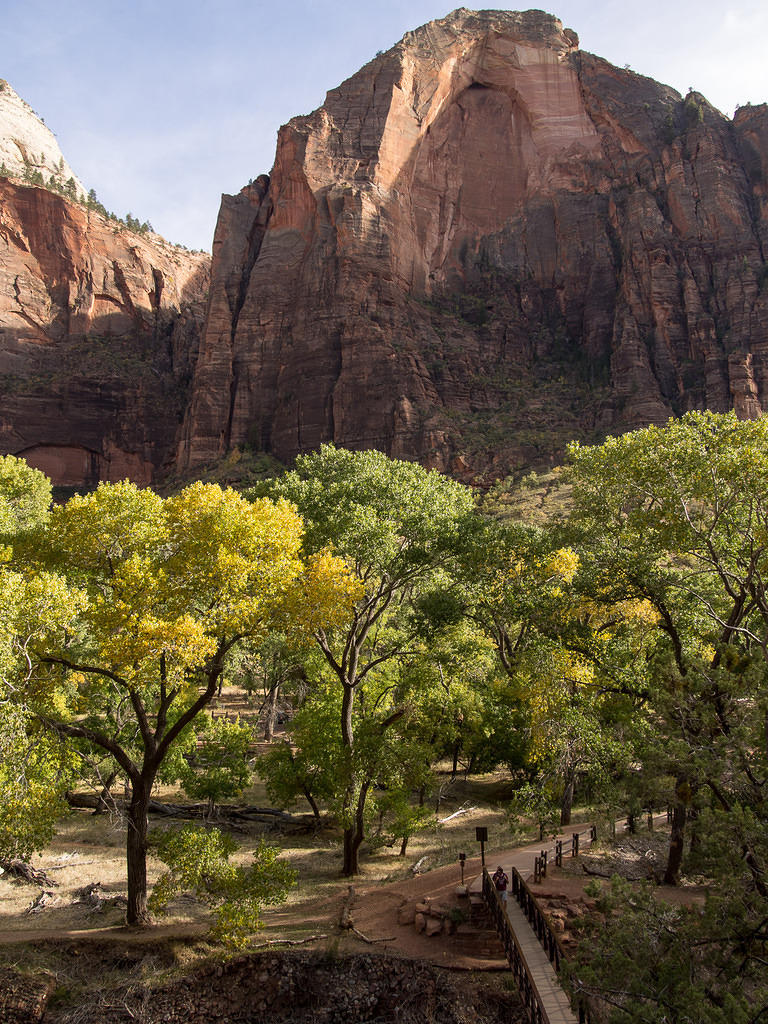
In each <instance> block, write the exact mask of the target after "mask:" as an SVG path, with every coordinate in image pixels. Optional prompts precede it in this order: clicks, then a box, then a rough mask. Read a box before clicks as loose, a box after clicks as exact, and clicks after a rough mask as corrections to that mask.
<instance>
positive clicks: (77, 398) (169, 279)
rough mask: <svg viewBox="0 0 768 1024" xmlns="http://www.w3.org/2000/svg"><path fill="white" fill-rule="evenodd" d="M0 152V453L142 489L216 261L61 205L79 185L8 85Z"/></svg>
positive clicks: (187, 368) (174, 425) (191, 350)
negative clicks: (41, 184) (129, 482)
mask: <svg viewBox="0 0 768 1024" xmlns="http://www.w3.org/2000/svg"><path fill="white" fill-rule="evenodd" d="M14 152H15V153H16V154H17V157H16V162H14ZM0 156H2V157H3V160H2V170H3V175H2V176H0V452H2V453H7V452H10V453H13V454H17V455H23V456H24V457H25V458H26V459H27V461H29V462H30V463H31V464H32V465H34V466H37V467H39V468H41V469H43V470H44V471H45V472H46V473H48V474H49V476H51V478H52V479H53V481H54V483H56V484H61V485H71V486H83V485H90V484H93V483H96V482H97V481H98V480H103V479H106V480H119V479H122V478H124V477H130V478H131V479H133V480H136V481H137V482H140V483H148V482H149V481H150V480H152V479H154V478H156V477H157V476H158V475H160V474H161V473H163V472H167V471H168V469H169V468H170V466H171V462H172V459H173V456H174V455H175V449H176V445H177V441H178V436H177V435H178V429H179V424H180V423H181V419H182V416H183V413H184V407H185V399H186V388H187V385H188V383H189V378H190V376H191V369H192V366H193V364H194V359H195V357H196V355H197V346H198V341H199V335H200V330H201V327H202V322H203V317H204V311H205V297H206V292H207V285H208V273H209V269H210V257H208V256H207V255H206V254H202V253H189V252H186V251H185V250H182V249H179V248H177V247H176V246H172V245H169V244H168V243H167V242H165V241H164V240H163V239H162V238H160V237H159V236H157V235H151V234H144V235H139V234H136V233H134V232H131V231H129V230H127V228H125V227H124V226H123V225H121V224H119V223H118V222H116V221H111V220H107V219H106V218H105V217H103V216H102V215H101V214H99V213H98V212H96V211H94V210H92V209H88V208H87V207H86V206H83V205H81V204H79V203H75V202H72V201H70V200H69V199H67V198H66V195H67V194H71V195H77V196H81V195H83V189H82V185H81V184H80V183H79V181H77V179H76V178H75V177H74V176H73V174H72V172H71V168H70V167H69V165H68V164H67V163H66V161H65V160H64V158H63V156H61V154H60V151H59V150H58V146H57V145H56V143H55V139H54V138H53V135H52V134H51V133H50V132H49V131H48V129H47V128H46V127H45V125H43V124H42V123H41V122H40V121H39V119H38V118H37V116H36V115H35V114H34V113H33V111H32V110H31V109H30V108H29V107H28V106H27V105H26V104H25V103H24V102H23V101H22V100H20V99H19V97H18V96H16V94H15V93H13V91H12V90H11V89H10V87H9V86H8V85H7V84H5V83H3V88H2V90H0ZM30 168H32V170H31V171H30ZM41 168H42V170H41ZM49 171H50V172H51V174H50V175H49V174H48V172H49ZM39 176H42V177H43V179H44V180H45V182H46V184H47V185H49V187H48V188H43V187H39V186H35V185H32V184H29V182H30V180H38V177H39ZM51 178H52V179H53V180H52V181H51ZM25 179H26V183H25ZM55 189H58V190H59V191H60V190H63V192H64V195H62V194H59V191H55Z"/></svg>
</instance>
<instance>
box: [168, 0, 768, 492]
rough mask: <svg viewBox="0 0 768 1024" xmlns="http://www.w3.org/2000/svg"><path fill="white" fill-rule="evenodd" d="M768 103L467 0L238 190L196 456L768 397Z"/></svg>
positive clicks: (469, 450) (552, 423) (536, 456)
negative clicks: (694, 87) (682, 92)
mask: <svg viewBox="0 0 768 1024" xmlns="http://www.w3.org/2000/svg"><path fill="white" fill-rule="evenodd" d="M767 183H768V108H766V107H765V106H761V107H750V108H744V109H742V110H740V111H739V112H738V113H737V116H736V118H735V119H734V120H733V121H730V120H728V119H727V118H725V117H723V116H722V115H721V114H720V113H718V112H717V111H716V110H714V109H713V108H712V107H711V106H710V105H709V104H708V103H707V101H706V100H705V99H704V98H703V97H701V96H699V95H698V94H695V93H692V94H690V95H689V96H687V97H685V98H683V97H681V96H679V95H678V94H677V93H676V92H674V91H673V90H671V89H670V88H668V87H666V86H663V85H659V84H658V83H656V82H653V81H651V80H649V79H647V78H643V77H642V76H640V75H637V74H634V73H632V72H631V71H628V70H619V69H617V68H614V67H612V66H611V65H609V64H607V63H606V62H605V61H602V60H600V59H599V58H597V57H594V56H592V55H590V54H587V53H585V52H582V51H580V50H579V49H578V39H577V37H576V36H575V34H574V33H573V32H571V31H570V30H569V29H563V27H562V25H561V24H560V22H559V21H557V20H556V19H555V18H553V17H551V16H549V15H545V14H543V13H541V12H536V11H529V12H526V13H523V14H519V13H505V12H497V11H490V12H481V13H477V14H476V13H473V12H470V11H466V10H463V9H462V10H459V11H456V12H454V14H452V15H450V16H449V17H447V18H445V19H443V20H441V21H438V22H432V23H430V24H429V25H426V26H424V27H423V28H420V29H418V30H416V31H415V32H411V33H408V34H407V35H406V36H405V37H404V38H403V40H402V41H401V42H400V43H399V44H398V45H397V46H395V47H394V48H393V49H392V50H390V51H388V52H387V53H384V54H380V55H379V56H377V57H376V58H375V59H374V60H373V61H371V62H370V63H369V64H368V65H366V66H365V67H364V68H363V69H362V70H361V71H360V72H359V73H358V74H357V75H355V76H354V77H353V78H351V79H349V80H348V81H347V82H345V83H343V84H342V85H341V86H339V88H338V89H335V90H333V91H332V92H330V93H329V94H328V96H327V98H326V102H325V104H324V105H323V107H321V108H320V109H319V110H317V111H315V112H314V113H313V114H311V115H309V116H307V117H299V118H295V119H294V120H292V121H291V122H290V123H289V124H288V125H286V126H285V127H284V128H282V129H281V131H280V134H279V138H278V145H277V153H276V158H275V164H274V167H273V169H272V172H271V174H270V175H269V176H263V177H261V178H259V179H257V181H256V182H254V183H253V184H252V185H250V186H248V187H246V188H245V189H243V191H242V192H241V193H240V194H239V195H238V196H234V197H224V200H223V204H222V208H221V213H220V217H219V224H218V228H217V232H216V237H215V240H214V247H213V267H212V283H211V298H210V305H209V310H208V316H207V321H206V325H205V331H204V335H203V338H202V341H201V347H200V354H199V358H198V360H197V363H196V366H195V371H194V377H193V382H192V388H191V394H190V403H189V407H188V409H187V413H186V417H185V422H184V428H183V434H182V438H181V443H180V445H179V450H178V456H179V463H180V465H181V466H183V467H184V468H185V470H186V471H187V472H193V471H194V469H195V467H197V466H199V465H201V464H203V463H208V462H211V461H214V460H216V459H218V458H220V457H221V456H222V455H223V454H224V453H225V452H226V451H227V450H228V449H229V448H230V447H232V446H234V445H240V444H245V443H247V444H251V445H253V446H255V447H256V448H260V449H264V450H266V451H269V452H272V453H274V454H275V455H277V456H278V457H279V458H281V459H284V460H290V459H291V458H293V457H294V456H295V455H296V454H297V453H298V452H301V451H305V450H308V449H311V448H314V447H315V446H317V445H318V444H319V443H320V442H322V441H325V440H333V441H335V442H336V443H338V444H341V445H346V446H349V447H354V448H363V447H370V446H374V447H377V448H381V449H383V450H384V451H386V452H388V453H389V454H391V455H393V456H397V457H404V458H409V459H419V460H420V461H423V462H425V463H427V464H429V465H433V466H436V467H439V468H441V469H444V470H447V471H450V472H454V473H457V474H459V475H462V476H467V477H470V476H473V475H476V474H480V475H482V474H488V475H498V474H502V473H506V472H508V471H509V470H510V469H513V468H520V467H523V466H528V465H540V464H543V463H546V462H547V461H548V460H550V459H554V458H559V457H560V454H561V452H562V448H563V445H564V443H565V442H566V441H567V440H568V439H569V438H571V437H579V438H586V439H590V438H595V439H596V438H598V437H600V436H602V435H604V434H605V433H606V432H608V431H619V430H624V429H630V428H632V427H636V426H639V425H641V424H646V423H649V422H660V421H664V420H666V418H667V417H668V416H670V415H672V414H679V413H682V412H683V411H685V410H686V409H691V408H700V407H704V406H707V407H709V408H712V409H715V410H725V409H728V408H731V407H735V408H736V409H737V411H738V412H739V414H740V415H742V416H753V415H757V414H759V413H760V412H761V411H762V410H763V409H764V408H765V407H766V404H768V350H767V346H768V264H767V263H766V256H767V255H768V254H767V253H766V245H768V237H767V233H768V207H767V205H766V204H767V202H768V198H767V194H766V186H767Z"/></svg>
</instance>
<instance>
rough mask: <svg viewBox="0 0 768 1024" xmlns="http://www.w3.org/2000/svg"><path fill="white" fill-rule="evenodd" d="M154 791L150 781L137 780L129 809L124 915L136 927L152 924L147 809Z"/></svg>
mask: <svg viewBox="0 0 768 1024" xmlns="http://www.w3.org/2000/svg"><path fill="white" fill-rule="evenodd" d="M151 790H152V783H151V781H148V780H146V779H139V780H138V781H136V782H134V785H133V790H132V792H131V802H130V804H129V805H128V809H127V818H128V835H127V838H126V859H127V868H128V909H127V911H126V915H125V916H126V921H127V923H128V924H129V925H132V926H133V927H137V928H146V927H147V926H148V925H150V924H152V918H151V917H150V914H149V911H148V910H147V810H148V808H149V795H150V792H151Z"/></svg>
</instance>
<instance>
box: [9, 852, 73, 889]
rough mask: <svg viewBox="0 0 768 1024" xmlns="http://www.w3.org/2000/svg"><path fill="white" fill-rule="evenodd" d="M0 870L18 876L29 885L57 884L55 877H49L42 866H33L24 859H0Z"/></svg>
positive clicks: (53, 885) (13, 876)
mask: <svg viewBox="0 0 768 1024" xmlns="http://www.w3.org/2000/svg"><path fill="white" fill-rule="evenodd" d="M0 870H2V871H3V872H4V873H6V874H8V875H11V877H12V878H18V879H20V880H21V881H22V882H28V883H29V885H39V886H40V887H41V888H45V886H46V885H48V886H52V887H55V886H57V885H58V884H59V883H58V882H57V881H56V879H55V878H49V877H48V875H47V874H46V873H45V871H43V870H42V868H33V867H32V865H31V864H27V863H26V861H23V860H18V859H16V858H13V859H11V860H0Z"/></svg>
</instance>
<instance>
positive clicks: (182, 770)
mask: <svg viewBox="0 0 768 1024" xmlns="http://www.w3.org/2000/svg"><path fill="white" fill-rule="evenodd" d="M201 718H202V728H201V729H200V735H199V736H196V737H194V739H193V742H192V744H191V745H190V747H189V748H188V749H187V750H186V751H185V752H184V756H181V757H178V758H177V768H176V771H175V773H174V774H176V777H177V779H178V781H179V782H180V784H181V788H182V789H183V790H184V792H185V793H186V794H187V796H190V797H192V799H193V800H207V801H208V814H209V815H210V816H213V814H215V811H216V805H217V804H219V803H220V802H221V801H222V800H226V799H228V798H231V797H237V796H240V794H241V793H242V792H243V790H244V789H245V788H246V787H247V786H248V784H249V783H250V781H251V776H252V774H253V773H252V771H251V767H250V765H249V763H248V751H249V747H250V746H251V744H252V742H253V730H252V728H251V727H250V725H248V724H247V723H246V722H240V720H239V719H238V720H237V721H234V722H230V721H228V720H227V719H226V718H213V717H211V715H209V714H207V713H204V714H203V715H202V716H201Z"/></svg>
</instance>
